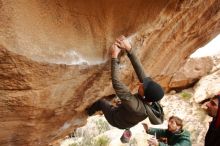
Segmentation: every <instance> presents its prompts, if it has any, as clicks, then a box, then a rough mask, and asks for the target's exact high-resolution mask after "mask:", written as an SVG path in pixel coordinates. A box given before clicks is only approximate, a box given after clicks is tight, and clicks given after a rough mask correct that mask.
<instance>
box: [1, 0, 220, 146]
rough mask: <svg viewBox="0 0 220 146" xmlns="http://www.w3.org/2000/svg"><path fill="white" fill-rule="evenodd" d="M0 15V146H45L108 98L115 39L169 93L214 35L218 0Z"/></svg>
mask: <svg viewBox="0 0 220 146" xmlns="http://www.w3.org/2000/svg"><path fill="white" fill-rule="evenodd" d="M0 10H1V11H0V20H1V21H0V32H1V33H0V45H1V47H0V95H1V96H0V107H1V110H0V130H1V132H0V145H2V146H8V145H17V146H19V145H22V146H23V145H25V146H41V145H42V146H45V145H49V144H50V143H51V142H52V141H54V140H57V139H59V138H62V137H64V136H65V135H67V134H68V133H69V132H71V131H72V130H73V129H74V128H76V127H79V126H81V125H83V124H84V123H85V122H86V118H87V116H86V115H85V112H84V110H85V108H86V107H87V106H88V105H89V104H92V103H93V102H94V101H95V100H97V99H99V98H102V97H105V96H109V95H111V94H113V93H114V92H113V90H112V87H111V82H110V78H111V77H110V62H109V60H110V59H109V57H108V56H109V55H108V52H109V50H108V48H109V46H110V44H111V43H112V42H113V41H114V39H115V38H116V37H117V36H118V35H120V34H125V35H127V36H129V37H130V39H131V41H132V44H133V46H134V49H135V48H136V49H135V50H136V53H137V54H138V55H139V57H140V59H141V61H142V63H143V65H144V67H145V70H146V71H147V73H148V74H149V75H151V76H152V78H154V79H155V80H156V81H159V83H160V84H161V85H162V86H163V87H164V89H165V90H169V83H170V80H171V78H172V76H173V75H174V74H175V73H176V72H177V71H178V70H179V68H180V67H181V66H182V65H183V64H184V63H185V61H186V59H187V58H188V56H189V55H190V54H191V53H192V52H194V51H195V50H196V49H198V48H199V47H201V46H203V45H205V44H206V43H207V42H208V41H210V40H211V39H212V38H214V37H215V36H216V35H217V34H219V32H220V1H219V0H210V1H204V0H198V1H193V0H185V1H179V0H175V1H168V0H156V1H155V0H148V1H146V0H138V1H133V0H126V1H125V0H119V1H111V0H96V1H87V0H74V1H69V0H62V1H60V0H19V1H14V0H0ZM122 63H123V64H124V65H123V66H122V76H123V79H122V80H123V81H125V83H126V84H128V85H129V86H130V87H131V89H135V88H134V85H135V83H136V82H137V79H136V77H135V75H134V73H133V69H132V67H131V65H130V63H129V61H128V60H127V58H126V57H124V58H123V59H122ZM131 83H134V84H131Z"/></svg>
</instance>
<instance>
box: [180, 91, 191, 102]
mask: <svg viewBox="0 0 220 146" xmlns="http://www.w3.org/2000/svg"><path fill="white" fill-rule="evenodd" d="M180 96H181V97H182V98H183V99H186V100H187V99H190V98H191V97H192V94H191V93H188V92H185V91H183V92H181V93H180Z"/></svg>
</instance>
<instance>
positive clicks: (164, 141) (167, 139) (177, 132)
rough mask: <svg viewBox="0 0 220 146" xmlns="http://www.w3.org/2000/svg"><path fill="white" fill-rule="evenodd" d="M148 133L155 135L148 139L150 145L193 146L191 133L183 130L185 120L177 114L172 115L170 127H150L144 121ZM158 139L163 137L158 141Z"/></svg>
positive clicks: (169, 122)
mask: <svg viewBox="0 0 220 146" xmlns="http://www.w3.org/2000/svg"><path fill="white" fill-rule="evenodd" d="M142 125H143V127H144V129H145V131H146V133H148V134H150V135H154V137H151V138H150V139H149V140H148V144H149V145H150V146H168V145H173V146H174V145H178V146H191V145H192V144H191V141H190V134H189V132H188V131H186V130H183V129H182V127H183V121H182V119H180V118H179V117H177V116H171V117H170V118H169V121H168V129H159V128H148V125H147V124H146V123H142ZM157 139H161V141H158V140H157Z"/></svg>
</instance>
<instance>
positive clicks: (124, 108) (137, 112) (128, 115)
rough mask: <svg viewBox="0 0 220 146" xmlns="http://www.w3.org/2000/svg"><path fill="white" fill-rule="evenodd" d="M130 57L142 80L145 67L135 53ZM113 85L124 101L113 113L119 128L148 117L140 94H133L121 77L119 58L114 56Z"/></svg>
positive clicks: (131, 125)
mask: <svg viewBox="0 0 220 146" xmlns="http://www.w3.org/2000/svg"><path fill="white" fill-rule="evenodd" d="M128 57H129V59H130V61H131V63H132V65H133V67H134V70H135V72H136V74H137V76H138V79H139V80H140V82H143V79H144V78H145V77H146V75H145V73H144V70H143V67H142V65H141V64H140V62H139V60H138V59H137V57H136V56H135V54H134V53H133V51H131V52H129V53H128ZM111 75H112V85H113V88H114V89H115V92H116V94H117V96H118V97H119V98H120V99H121V101H122V103H121V105H119V106H118V107H117V108H115V111H114V114H113V119H112V120H113V123H115V125H113V126H116V127H118V128H121V129H125V128H130V127H133V126H134V125H136V124H137V123H139V122H140V121H142V120H144V119H145V118H147V114H146V111H145V107H144V103H143V102H142V101H141V100H140V97H138V96H139V95H138V94H134V95H133V94H132V93H131V92H130V90H129V89H128V87H127V86H126V85H125V84H124V83H123V82H121V81H120V79H119V62H118V59H116V58H112V64H111Z"/></svg>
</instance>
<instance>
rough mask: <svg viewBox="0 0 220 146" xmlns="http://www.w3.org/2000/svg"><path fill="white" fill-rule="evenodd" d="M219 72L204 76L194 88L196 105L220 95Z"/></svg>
mask: <svg viewBox="0 0 220 146" xmlns="http://www.w3.org/2000/svg"><path fill="white" fill-rule="evenodd" d="M219 89H220V70H217V71H215V72H214V73H212V74H210V75H207V76H204V77H203V78H202V79H201V80H200V81H199V82H198V83H197V84H196V86H195V87H194V90H195V91H196V92H195V94H194V99H195V101H196V102H197V103H199V102H202V101H203V100H205V99H208V98H211V97H213V96H214V95H216V94H218V93H220V90H219Z"/></svg>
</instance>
